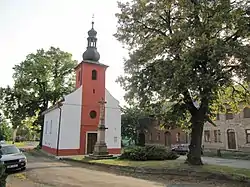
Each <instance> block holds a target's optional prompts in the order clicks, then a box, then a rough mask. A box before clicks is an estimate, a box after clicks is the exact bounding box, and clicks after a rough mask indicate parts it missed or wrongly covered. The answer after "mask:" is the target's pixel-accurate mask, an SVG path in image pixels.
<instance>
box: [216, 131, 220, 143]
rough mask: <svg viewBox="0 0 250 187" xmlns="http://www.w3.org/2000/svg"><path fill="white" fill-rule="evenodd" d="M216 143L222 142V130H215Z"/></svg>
mask: <svg viewBox="0 0 250 187" xmlns="http://www.w3.org/2000/svg"><path fill="white" fill-rule="evenodd" d="M214 142H221V139H220V130H214Z"/></svg>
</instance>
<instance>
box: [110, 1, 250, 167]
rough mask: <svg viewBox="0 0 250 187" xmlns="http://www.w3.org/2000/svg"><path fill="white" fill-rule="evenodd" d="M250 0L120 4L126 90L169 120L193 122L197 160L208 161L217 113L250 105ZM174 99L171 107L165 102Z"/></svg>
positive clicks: (119, 34) (193, 159)
mask: <svg viewBox="0 0 250 187" xmlns="http://www.w3.org/2000/svg"><path fill="white" fill-rule="evenodd" d="M247 2H248V1H246V0H245V1H244V0H241V1H230V0H217V1H212V0H178V1H173V0H134V1H131V2H127V3H118V7H119V8H120V13H117V15H116V16H117V18H118V29H117V33H116V34H115V37H116V38H117V39H118V40H119V41H121V42H122V43H123V44H125V46H126V47H127V48H128V49H129V50H130V54H129V58H128V59H127V60H125V63H124V66H125V68H124V69H125V75H124V76H122V77H120V78H119V79H118V81H119V82H120V83H121V85H122V86H123V87H124V89H125V90H126V91H127V94H126V99H127V100H128V101H133V102H134V101H137V102H139V103H140V104H141V107H143V106H144V107H148V106H150V107H152V108H153V109H154V110H155V111H158V112H159V113H161V114H162V113H163V114H162V116H164V120H165V122H170V123H177V124H179V123H183V124H185V125H189V126H190V128H191V131H192V133H191V143H190V146H189V148H190V151H189V154H188V156H187V162H188V163H190V164H193V165H201V164H202V161H201V143H202V132H203V125H204V123H205V122H207V121H209V122H212V120H211V117H213V116H214V115H215V113H216V110H217V109H219V108H220V107H219V106H218V103H220V104H223V105H225V104H232V103H234V104H239V102H243V103H244V102H249V98H250V97H249V90H248V89H249V88H248V87H247V86H248V85H249V80H250V46H249V37H250V17H249V15H250V12H249V8H248V7H249V4H247ZM238 86H240V87H238ZM228 91H231V92H230V94H228ZM225 94H226V95H228V96H230V97H231V99H230V98H225V97H224V96H225ZM235 97H237V98H238V99H235ZM222 98H223V100H221V99H222ZM219 101H220V102H219ZM221 101H222V102H221ZM232 101H234V102H232ZM167 102H171V105H169V106H167V107H166V106H165V105H166V103H167ZM166 108H169V109H168V110H167V109H166ZM162 111H164V112H162Z"/></svg>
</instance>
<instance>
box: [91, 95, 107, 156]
mask: <svg viewBox="0 0 250 187" xmlns="http://www.w3.org/2000/svg"><path fill="white" fill-rule="evenodd" d="M106 103H107V102H106V101H105V100H104V98H102V99H101V101H100V102H99V104H100V120H99V125H98V130H97V131H98V132H97V141H96V144H95V147H94V152H93V155H97V156H105V155H108V154H109V153H108V148H107V145H106V142H105V130H106V129H107V128H106V127H105V104H106Z"/></svg>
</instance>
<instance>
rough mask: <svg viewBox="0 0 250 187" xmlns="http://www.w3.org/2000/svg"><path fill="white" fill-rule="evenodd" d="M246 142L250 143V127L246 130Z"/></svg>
mask: <svg viewBox="0 0 250 187" xmlns="http://www.w3.org/2000/svg"><path fill="white" fill-rule="evenodd" d="M246 142H247V143H250V129H247V130H246Z"/></svg>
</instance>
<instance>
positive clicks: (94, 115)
mask: <svg viewBox="0 0 250 187" xmlns="http://www.w3.org/2000/svg"><path fill="white" fill-rule="evenodd" d="M96 115H97V114H96V111H94V110H92V111H90V113H89V116H90V117H91V118H92V119H95V118H96Z"/></svg>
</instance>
